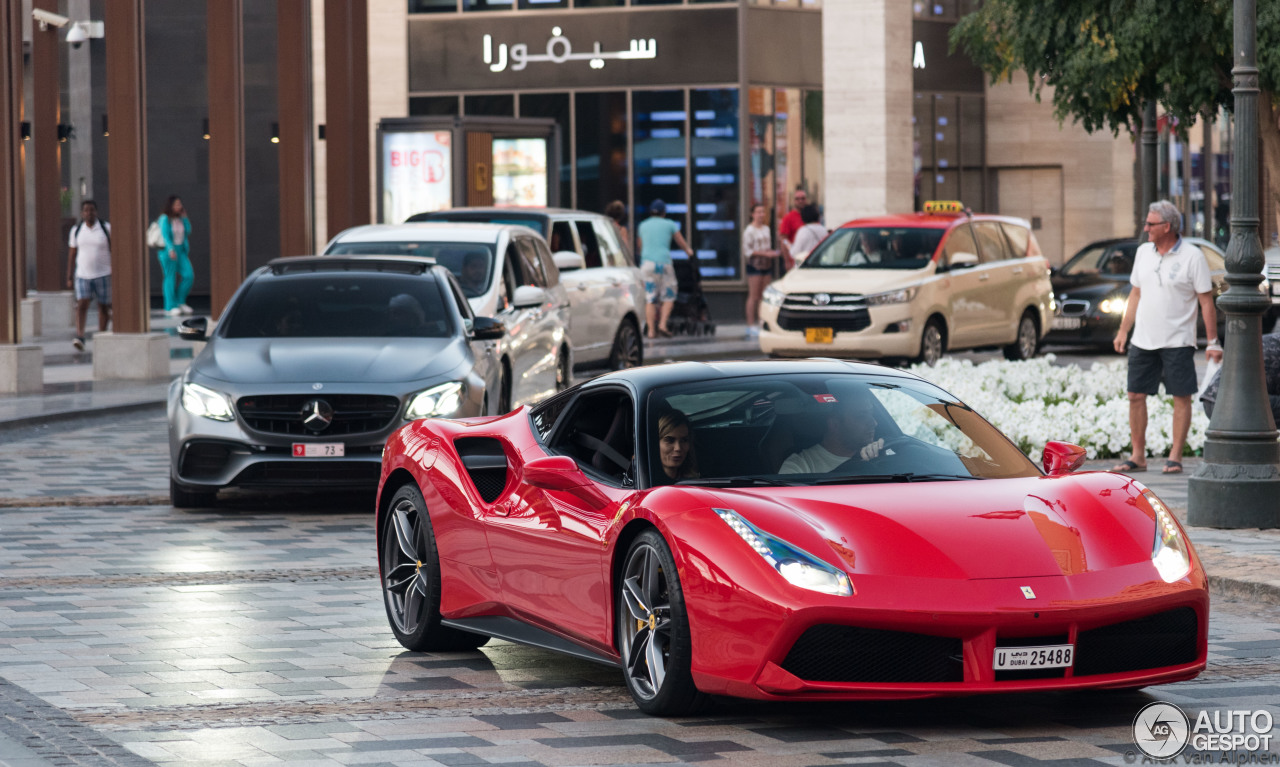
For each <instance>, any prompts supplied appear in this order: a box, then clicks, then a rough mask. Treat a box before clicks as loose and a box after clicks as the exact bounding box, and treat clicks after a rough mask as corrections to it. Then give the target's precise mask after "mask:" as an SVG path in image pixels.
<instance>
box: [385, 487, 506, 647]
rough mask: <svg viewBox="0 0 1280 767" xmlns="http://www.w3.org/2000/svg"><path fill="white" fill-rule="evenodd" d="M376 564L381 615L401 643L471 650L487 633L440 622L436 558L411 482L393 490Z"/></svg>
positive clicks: (422, 508) (427, 519) (423, 510)
mask: <svg viewBox="0 0 1280 767" xmlns="http://www.w3.org/2000/svg"><path fill="white" fill-rule="evenodd" d="M379 540H380V548H381V552H382V556H381V557H380V564H379V569H380V571H381V572H380V573H379V575H381V580H382V595H383V602H384V603H385V604H386V608H387V620H388V621H389V622H390V623H391V631H392V632H393V633H394V634H395V635H396V639H397V640H398V641H399V642H400V644H402V645H404V646H405V647H406V648H408V649H410V650H414V651H418V652H421V651H424V650H474V649H475V648H477V647H480V646H481V645H483V644H484V643H485V642H488V641H489V637H486V636H481V635H480V634H472V633H470V632H466V631H458V630H457V629H451V628H448V627H447V626H441V625H440V557H439V554H438V553H437V552H436V538H435V534H434V533H433V532H432V530H431V519H430V517H428V516H427V504H426V502H425V501H424V500H423V499H422V492H421V491H419V490H418V487H417V485H414V484H413V483H410V484H407V485H405V486H403V487H401V488H400V489H399V490H397V491H396V494H395V495H394V496H392V498H391V503H390V504H389V505H388V507H387V513H386V514H385V515H384V516H383V522H382V530H381V531H380V533H379Z"/></svg>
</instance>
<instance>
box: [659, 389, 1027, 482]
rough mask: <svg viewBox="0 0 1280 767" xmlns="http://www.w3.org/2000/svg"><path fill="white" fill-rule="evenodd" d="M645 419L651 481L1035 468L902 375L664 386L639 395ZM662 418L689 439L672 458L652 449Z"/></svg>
mask: <svg viewBox="0 0 1280 767" xmlns="http://www.w3.org/2000/svg"><path fill="white" fill-rule="evenodd" d="M673 413H674V415H673ZM647 419H648V427H647V428H648V435H649V439H648V448H647V449H648V450H649V459H648V460H649V463H648V465H649V467H650V469H649V477H650V482H651V484H665V483H667V482H674V481H684V482H686V483H687V482H697V483H703V484H715V483H716V481H717V480H724V479H725V478H728V477H733V478H735V479H736V480H737V481H740V482H742V483H743V484H753V483H755V484H765V483H778V482H781V483H787V484H798V485H817V484H827V483H840V482H850V483H853V482H864V481H877V482H879V481H884V482H888V481H918V480H928V479H994V478H1005V477H1032V476H1038V475H1039V471H1038V470H1037V469H1036V467H1035V465H1034V464H1032V463H1031V461H1030V460H1029V459H1028V458H1027V457H1026V456H1025V455H1024V454H1023V453H1022V452H1021V451H1020V450H1019V449H1018V448H1017V447H1016V446H1015V445H1014V444H1013V443H1011V442H1010V441H1009V440H1007V439H1005V437H1004V436H1003V435H1002V434H1000V432H998V431H996V429H995V427H993V426H991V424H989V423H987V422H986V421H985V420H984V419H983V418H982V417H981V416H979V415H978V414H977V413H975V412H974V411H972V410H970V409H969V408H968V407H966V406H965V405H962V404H960V403H959V402H957V401H956V400H955V399H954V398H952V397H951V396H949V395H948V394H947V393H946V392H944V391H942V390H941V389H938V388H937V387H935V386H932V385H931V384H928V383H925V382H923V381H913V380H910V379H902V378H886V377H881V376H867V375H855V374H838V375H819V374H792V375H776V376H753V377H744V378H737V379H726V380H721V381H716V382H714V383H704V384H698V385H696V386H694V385H689V386H672V387H667V388H664V389H659V390H657V391H655V392H654V393H653V395H651V398H650V403H649V409H648V415H647ZM681 424H685V426H681ZM673 426H674V427H677V428H676V429H675V431H676V433H677V436H681V437H683V436H685V433H687V437H688V442H689V444H690V445H691V447H689V448H688V450H687V453H686V454H685V456H684V458H683V461H682V465H681V466H679V467H670V466H667V465H666V463H670V453H669V452H668V453H667V454H666V455H665V456H664V454H663V452H662V444H663V443H662V440H663V438H664V437H668V436H669V432H672V431H673ZM680 429H683V430H684V431H683V432H681V431H680ZM668 441H670V440H669V439H668ZM664 457H665V458H666V459H667V461H666V463H664ZM747 478H753V479H754V482H751V481H747Z"/></svg>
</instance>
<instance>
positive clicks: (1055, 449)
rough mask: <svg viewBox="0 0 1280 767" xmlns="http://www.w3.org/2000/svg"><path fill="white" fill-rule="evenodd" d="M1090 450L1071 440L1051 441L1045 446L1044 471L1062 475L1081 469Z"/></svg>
mask: <svg viewBox="0 0 1280 767" xmlns="http://www.w3.org/2000/svg"><path fill="white" fill-rule="evenodd" d="M1087 456H1088V452H1087V451H1086V450H1085V449H1084V448H1082V447H1080V446H1079V445H1073V444H1071V443H1070V442H1050V443H1048V444H1046V445H1045V446H1044V473H1045V474H1048V475H1049V476H1051V477H1060V476H1062V475H1064V474H1070V473H1071V472H1073V471H1075V470H1076V469H1079V468H1080V467H1081V466H1082V465H1083V464H1084V459H1085V458H1086V457H1087Z"/></svg>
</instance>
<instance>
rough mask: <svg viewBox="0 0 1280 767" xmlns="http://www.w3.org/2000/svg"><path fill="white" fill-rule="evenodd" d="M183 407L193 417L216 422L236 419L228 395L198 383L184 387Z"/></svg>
mask: <svg viewBox="0 0 1280 767" xmlns="http://www.w3.org/2000/svg"><path fill="white" fill-rule="evenodd" d="M182 407H183V409H184V410H186V411H187V412H188V413H190V414H192V415H198V416H200V417H202V418H211V419H213V420H215V421H230V420H233V419H234V418H235V414H234V412H233V411H232V409H231V400H229V399H227V395H225V394H223V393H222V392H217V391H214V390H213V389H210V388H209V387H207V386H201V385H200V384H198V383H184V384H183V385H182Z"/></svg>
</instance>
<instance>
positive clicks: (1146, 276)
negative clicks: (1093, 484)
mask: <svg viewBox="0 0 1280 767" xmlns="http://www.w3.org/2000/svg"><path fill="white" fill-rule="evenodd" d="M1143 228H1144V229H1146V231H1147V236H1148V241H1147V242H1145V243H1143V244H1142V245H1141V246H1140V247H1139V248H1138V252H1137V253H1136V254H1135V255H1134V263H1133V273H1132V274H1131V275H1130V276H1129V282H1130V283H1131V284H1132V285H1133V289H1132V291H1130V293H1129V304H1128V306H1127V307H1126V308H1125V312H1124V319H1122V320H1121V321H1120V329H1119V331H1118V332H1117V333H1116V337H1115V340H1114V341H1113V344H1114V346H1115V350H1116V352H1118V353H1123V352H1124V351H1125V346H1126V341H1128V338H1129V330H1130V329H1131V328H1132V329H1133V339H1132V340H1131V341H1128V348H1129V382H1128V392H1129V435H1130V438H1131V439H1132V441H1133V452H1132V454H1130V456H1129V459H1128V460H1126V461H1123V462H1121V463H1120V464H1119V465H1117V466H1115V467H1114V468H1113V469H1112V470H1113V471H1123V472H1136V471H1146V469H1147V449H1146V448H1147V397H1148V396H1150V395H1152V394H1155V393H1156V392H1157V391H1158V390H1159V388H1160V383H1161V381H1163V382H1164V388H1165V391H1166V392H1167V393H1168V394H1169V395H1171V396H1172V397H1173V444H1172V445H1171V446H1170V448H1169V457H1168V458H1167V459H1166V460H1165V462H1164V473H1165V474H1179V473H1181V472H1182V448H1183V446H1184V445H1186V443H1187V432H1188V431H1189V430H1190V429H1191V398H1192V396H1193V395H1194V394H1195V393H1196V390H1197V385H1196V366H1195V353H1196V307H1197V305H1199V308H1200V314H1201V316H1202V317H1203V318H1204V327H1205V334H1206V335H1207V336H1208V337H1209V344H1208V348H1207V349H1206V350H1205V356H1206V357H1207V358H1208V359H1209V360H1210V361H1221V360H1222V345H1221V344H1219V343H1218V332H1217V331H1218V315H1217V313H1216V311H1215V310H1214V306H1213V283H1212V280H1211V279H1210V276H1209V264H1208V263H1207V262H1206V261H1205V258H1204V253H1202V252H1201V251H1200V249H1199V248H1197V247H1196V246H1195V245H1192V244H1190V243H1188V242H1186V241H1185V240H1183V239H1182V235H1181V234H1180V232H1181V231H1182V214H1181V213H1180V212H1179V211H1178V208H1177V206H1176V205H1174V204H1173V203H1171V202H1169V201H1168V200H1160V201H1158V202H1153V203H1151V206H1150V208H1149V209H1148V211H1147V222H1146V224H1145V226H1144V227H1143Z"/></svg>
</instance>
